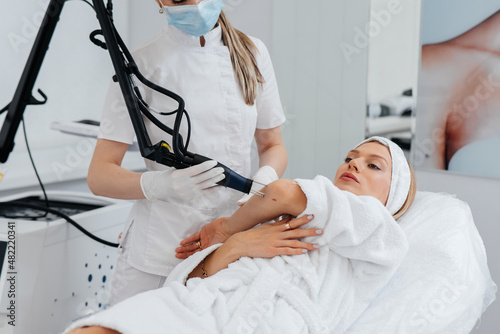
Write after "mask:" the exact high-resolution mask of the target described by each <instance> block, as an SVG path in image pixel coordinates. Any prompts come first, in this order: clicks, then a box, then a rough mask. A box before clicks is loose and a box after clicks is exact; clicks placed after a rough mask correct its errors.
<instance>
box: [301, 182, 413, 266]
mask: <svg viewBox="0 0 500 334" xmlns="http://www.w3.org/2000/svg"><path fill="white" fill-rule="evenodd" d="M296 181H297V182H298V183H299V185H300V187H301V188H302V191H304V193H305V194H306V197H307V207H306V209H305V210H304V214H314V215H315V217H314V220H313V221H312V222H311V223H310V224H309V225H308V226H307V227H308V228H311V227H319V228H322V229H323V230H324V233H323V236H322V237H321V238H320V239H319V244H320V246H322V245H324V244H328V247H329V248H330V250H331V251H333V252H335V253H337V254H338V255H340V256H342V257H345V258H347V259H349V260H350V261H351V263H352V266H353V269H354V271H355V272H356V274H358V275H371V274H375V275H376V274H378V273H379V272H380V271H385V270H386V268H387V267H397V266H398V265H399V264H400V263H401V261H402V259H403V258H404V256H405V255H406V253H407V251H408V242H407V240H406V237H405V234H404V233H403V231H402V229H401V228H400V227H399V225H398V223H397V222H396V221H395V220H394V218H392V216H391V215H390V213H389V211H388V210H387V209H386V208H385V207H384V206H383V205H382V203H381V202H380V201H379V200H378V199H376V198H374V197H372V196H356V195H354V194H352V193H350V192H347V191H343V190H340V189H338V188H337V187H335V186H334V185H333V184H332V182H331V181H330V180H329V179H328V178H326V177H323V176H317V177H316V178H314V180H300V179H298V180H296ZM316 242H317V241H316ZM360 264H362V267H359V265H360ZM395 269H396V268H395Z"/></svg>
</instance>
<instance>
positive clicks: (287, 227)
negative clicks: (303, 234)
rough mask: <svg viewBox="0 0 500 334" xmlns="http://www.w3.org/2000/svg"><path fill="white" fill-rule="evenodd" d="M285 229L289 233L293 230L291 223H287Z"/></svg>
mask: <svg viewBox="0 0 500 334" xmlns="http://www.w3.org/2000/svg"><path fill="white" fill-rule="evenodd" d="M285 227H286V229H287V231H288V230H291V229H292V227H291V226H290V223H286V224H285Z"/></svg>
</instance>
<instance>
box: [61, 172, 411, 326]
mask: <svg viewBox="0 0 500 334" xmlns="http://www.w3.org/2000/svg"><path fill="white" fill-rule="evenodd" d="M297 182H298V183H299V185H300V187H301V188H302V190H303V191H304V193H305V194H306V196H307V207H306V209H305V211H304V213H303V214H314V220H313V221H312V222H310V223H309V224H308V225H307V227H318V228H322V229H323V230H324V233H323V235H322V236H319V237H309V238H306V240H305V241H308V242H315V243H318V244H320V249H319V250H317V251H310V252H309V253H308V254H304V255H296V256H279V257H275V258H272V259H260V258H254V259H252V258H241V259H240V260H238V261H236V262H234V263H232V264H231V265H230V266H229V268H228V269H226V270H222V271H220V272H219V273H217V274H216V275H213V276H211V277H208V278H205V279H200V278H194V279H190V280H189V281H187V283H186V277H187V275H188V274H189V273H190V272H191V271H192V270H193V268H195V267H196V266H197V265H198V263H199V262H200V261H201V259H202V258H204V257H205V256H206V255H208V254H209V253H210V252H212V251H213V250H214V249H216V248H217V247H218V246H219V245H214V246H212V247H209V248H207V249H205V250H203V251H201V252H198V253H196V254H194V255H193V256H191V257H190V258H188V259H187V260H185V261H183V262H182V263H181V264H180V265H178V266H177V267H176V268H175V269H174V271H172V273H171V274H170V276H169V277H168V279H167V282H166V283H165V287H164V288H161V289H158V290H154V291H148V292H145V293H142V294H140V295H137V296H134V297H132V298H130V299H128V300H125V301H124V302H121V303H119V304H117V305H115V306H114V307H112V308H109V309H107V310H105V311H103V312H100V313H97V314H94V315H92V316H90V317H87V318H85V319H81V320H79V321H77V322H76V323H73V324H72V326H71V327H70V328H75V327H79V326H84V325H100V326H104V327H109V328H112V329H115V330H117V331H120V332H122V333H124V334H136V333H137V334H143V333H150V334H155V333H167V332H168V333H229V334H235V333H236V334H238V333H287V334H288V333H344V332H346V331H347V330H348V329H349V327H350V326H351V324H353V322H354V321H355V320H356V319H357V318H358V317H359V316H360V315H361V314H362V312H363V311H364V310H365V309H366V308H367V307H368V305H369V304H370V302H371V301H372V300H373V299H374V298H375V297H376V296H377V294H378V293H379V292H380V291H381V289H382V288H383V287H384V286H385V285H386V284H387V283H388V281H389V280H390V278H391V277H392V276H393V274H394V272H395V271H396V269H397V268H398V266H399V265H400V263H401V262H402V260H403V258H404V257H405V255H406V253H407V250H408V243H407V240H406V237H405V235H404V233H403V232H402V230H401V228H400V227H399V226H398V224H397V222H396V221H395V220H394V219H393V218H392V217H391V215H390V214H389V212H388V210H387V209H386V208H385V207H384V206H383V205H382V204H381V203H380V201H378V200H377V199H375V198H374V197H369V196H356V195H353V194H352V193H349V192H346V191H342V190H340V189H338V188H337V187H335V186H334V185H333V184H332V182H331V181H330V180H329V179H327V178H325V177H322V176H318V177H316V178H315V179H314V180H297ZM185 283H186V284H185Z"/></svg>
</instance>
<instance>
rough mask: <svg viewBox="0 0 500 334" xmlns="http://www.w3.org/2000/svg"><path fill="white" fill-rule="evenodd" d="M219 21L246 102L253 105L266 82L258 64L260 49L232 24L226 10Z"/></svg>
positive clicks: (223, 39)
mask: <svg viewBox="0 0 500 334" xmlns="http://www.w3.org/2000/svg"><path fill="white" fill-rule="evenodd" d="M218 23H219V25H220V27H221V29H222V41H223V42H224V45H226V46H227V47H228V49H229V54H230V55H231V62H232V64H233V69H234V72H235V73H236V77H237V78H238V81H239V84H240V87H241V90H242V92H243V97H244V99H245V103H246V104H247V105H249V106H252V105H254V103H255V99H256V98H257V91H258V89H259V86H261V85H262V84H263V83H264V77H263V76H262V73H260V70H259V67H258V66H257V58H256V54H257V53H258V52H259V51H258V49H257V47H256V46H255V44H254V43H253V42H252V40H251V39H250V38H249V37H248V36H247V35H245V34H244V33H242V32H241V31H239V30H237V29H235V28H234V27H233V26H232V25H231V23H230V22H229V20H228V19H227V17H226V15H225V14H224V12H221V13H220V17H219V21H218Z"/></svg>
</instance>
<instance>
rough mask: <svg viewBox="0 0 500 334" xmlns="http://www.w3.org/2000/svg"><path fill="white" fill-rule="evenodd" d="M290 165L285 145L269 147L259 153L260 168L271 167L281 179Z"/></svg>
mask: <svg viewBox="0 0 500 334" xmlns="http://www.w3.org/2000/svg"><path fill="white" fill-rule="evenodd" d="M287 164H288V155H287V153H286V149H285V145H284V144H276V145H273V146H268V147H266V148H265V149H263V150H262V151H260V152H259V167H262V166H271V167H272V168H274V170H275V171H276V174H278V177H281V176H282V175H283V173H284V172H285V169H286V166H287Z"/></svg>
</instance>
